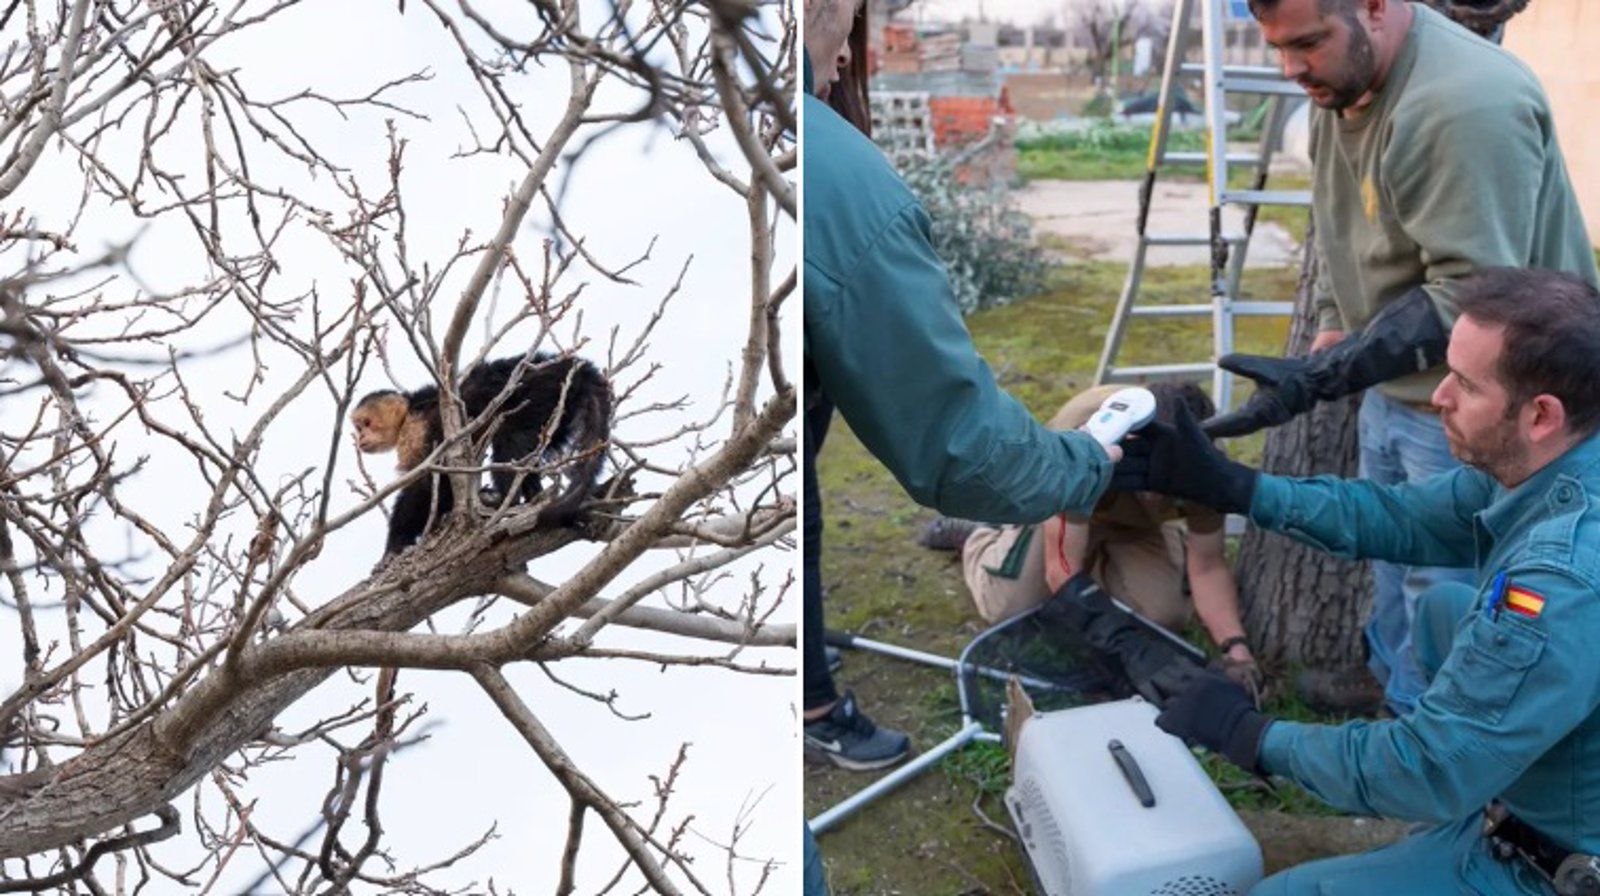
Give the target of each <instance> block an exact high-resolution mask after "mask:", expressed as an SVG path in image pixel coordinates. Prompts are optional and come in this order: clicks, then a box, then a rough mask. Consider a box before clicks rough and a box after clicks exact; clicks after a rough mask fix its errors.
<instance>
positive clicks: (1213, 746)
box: [1156, 671, 1272, 775]
mask: <svg viewBox="0 0 1600 896" xmlns="http://www.w3.org/2000/svg"><path fill="white" fill-rule="evenodd" d="M1271 723H1272V720H1271V719H1269V718H1267V717H1266V716H1264V715H1262V714H1261V713H1259V712H1256V708H1255V703H1254V701H1252V700H1251V699H1250V695H1249V694H1247V693H1245V690H1244V688H1241V687H1239V686H1238V685H1237V684H1235V683H1233V682H1232V681H1229V680H1228V678H1227V677H1226V676H1224V675H1222V674H1221V673H1218V672H1211V671H1204V672H1199V673H1196V674H1195V675H1193V676H1191V677H1190V680H1189V684H1188V687H1186V688H1184V690H1183V691H1181V692H1180V693H1178V694H1177V696H1175V697H1174V698H1173V699H1172V700H1171V701H1169V702H1168V703H1167V705H1166V708H1165V709H1163V710H1162V711H1161V715H1159V716H1156V727H1158V728H1160V729H1161V730H1162V731H1165V732H1167V733H1168V734H1171V735H1174V736H1176V737H1181V738H1183V739H1184V741H1185V742H1186V743H1189V744H1198V745H1199V746H1202V747H1205V748H1206V749H1208V750H1211V751H1213V752H1216V753H1221V754H1222V757H1223V758H1224V759H1226V760H1228V761H1229V762H1231V763H1233V764H1234V765H1237V766H1239V767H1240V768H1242V769H1244V770H1245V771H1247V772H1252V773H1254V774H1258V775H1259V774H1261V773H1262V769H1261V763H1260V760H1261V738H1262V736H1263V735H1265V734H1266V732H1267V726H1268V725H1269V724H1271Z"/></svg>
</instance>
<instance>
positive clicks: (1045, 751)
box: [1006, 698, 1261, 896]
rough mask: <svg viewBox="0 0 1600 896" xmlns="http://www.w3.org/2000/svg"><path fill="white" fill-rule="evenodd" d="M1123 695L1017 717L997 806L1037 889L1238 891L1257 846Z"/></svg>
mask: <svg viewBox="0 0 1600 896" xmlns="http://www.w3.org/2000/svg"><path fill="white" fill-rule="evenodd" d="M1155 717H1156V710H1155V708H1154V707H1153V706H1151V705H1150V704H1148V703H1146V702H1144V701H1143V700H1140V699H1138V698H1134V699H1131V700H1119V701H1117V702H1114V703H1101V704H1096V705H1092V706H1081V707H1077V708H1074V709H1065V710H1061V711H1059V712H1048V713H1041V714H1038V715H1035V716H1033V717H1032V718H1029V719H1028V720H1027V721H1026V722H1025V723H1023V725H1022V727H1021V731H1020V734H1019V735H1018V738H1017V745H1016V751H1015V756H1016V759H1015V762H1014V763H1013V779H1012V780H1013V784H1012V786H1011V788H1010V789H1009V790H1007V791H1006V807H1007V808H1008V809H1009V810H1010V812H1011V817H1012V820H1013V821H1015V822H1016V825H1017V830H1018V832H1019V833H1020V834H1021V835H1022V842H1023V845H1024V847H1025V848H1026V851H1027V855H1028V861H1029V863H1030V864H1031V865H1032V867H1033V871H1034V875H1035V878H1036V879H1037V881H1038V884H1039V887H1040V889H1041V890H1042V891H1043V893H1044V894H1045V896H1244V894H1245V893H1247V892H1249V890H1250V888H1251V887H1252V886H1254V885H1255V884H1256V883H1257V882H1258V881H1259V880H1260V879H1261V848H1260V847H1259V846H1258V845H1257V844H1256V841H1255V838H1254V837H1252V836H1250V832H1249V831H1248V830H1247V829H1246V828H1245V826H1244V824H1243V823H1242V822H1240V821H1239V816H1237V815H1235V814H1234V812H1233V809H1232V808H1231V807H1230V806H1229V805H1228V802H1227V800H1225V799H1223V797H1222V794H1221V793H1220V792H1218V791H1217V788H1216V786H1215V785H1213V784H1212V783H1211V779H1210V778H1208V777H1207V776H1206V773H1205V771H1204V770H1203V769H1202V768H1201V767H1200V763H1199V762H1198V761H1197V760H1196V759H1195V757H1194V755H1193V754H1192V753H1190V752H1189V749H1188V748H1187V747H1185V746H1184V745H1183V742H1182V741H1180V740H1178V739H1177V738H1175V737H1172V736H1171V735H1169V734H1167V733H1165V732H1163V731H1162V730H1161V729H1159V728H1157V727H1156V726H1155Z"/></svg>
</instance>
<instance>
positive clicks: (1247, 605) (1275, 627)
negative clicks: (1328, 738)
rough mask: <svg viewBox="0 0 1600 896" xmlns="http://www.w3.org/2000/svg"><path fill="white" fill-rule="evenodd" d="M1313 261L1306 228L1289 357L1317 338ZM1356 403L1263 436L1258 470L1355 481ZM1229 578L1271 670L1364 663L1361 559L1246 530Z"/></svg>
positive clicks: (1329, 407)
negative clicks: (1234, 573)
mask: <svg viewBox="0 0 1600 896" xmlns="http://www.w3.org/2000/svg"><path fill="white" fill-rule="evenodd" d="M1317 263H1318V258H1317V256H1316V252H1315V251H1314V250H1313V249H1312V240H1311V236H1310V233H1309V231H1308V233H1307V237H1306V253H1305V262H1304V263H1303V264H1302V265H1301V269H1300V284H1299V286H1298V288H1297V289H1296V290H1295V316H1294V321H1293V323H1292V324H1291V325H1290V327H1289V344H1288V347H1287V354H1289V355H1303V354H1305V352H1306V350H1307V348H1309V346H1310V344H1311V338H1312V336H1314V335H1315V334H1316V330H1317V322H1316V314H1315V312H1314V310H1313V309H1312V306H1311V283H1312V280H1313V279H1314V277H1315V275H1316V265H1317ZM1359 401H1360V396H1359V395H1357V396H1352V397H1350V398H1347V399H1344V400H1342V401H1338V402H1332V403H1328V404H1322V405H1318V406H1317V408H1316V409H1315V410H1313V411H1312V412H1311V413H1309V414H1303V415H1301V416H1299V417H1296V418H1295V419H1294V420H1292V421H1290V422H1288V423H1286V424H1284V425H1283V426H1279V427H1277V428H1276V429H1273V430H1271V431H1269V432H1268V434H1267V442H1266V448H1265V450H1264V452H1263V455H1262V469H1263V470H1266V471H1267V472H1269V473H1280V474H1284V475H1290V476H1312V475H1316V474H1320V473H1333V474H1337V475H1341V476H1354V475H1355V474H1356V407H1357V405H1358V403H1359ZM1238 578H1239V597H1240V600H1241V602H1242V604H1243V610H1244V623H1245V630H1246V631H1247V632H1248V633H1249V635H1250V639H1251V643H1253V644H1256V645H1259V646H1260V650H1259V655H1260V657H1261V658H1262V659H1263V660H1264V661H1265V662H1266V663H1267V664H1268V665H1269V666H1270V667H1275V668H1278V669H1286V668H1304V669H1322V670H1330V671H1345V670H1353V669H1356V668H1358V667H1360V666H1361V665H1363V663H1364V661H1365V659H1364V658H1365V649H1364V647H1363V644H1362V639H1361V624H1362V621H1363V620H1364V619H1365V618H1366V616H1367V611H1368V608H1369V607H1370V606H1371V603H1372V588H1371V576H1370V574H1369V573H1368V570H1367V565H1366V564H1365V563H1362V562H1357V561H1351V560H1342V559H1340V558H1338V557H1334V556H1331V555H1329V554H1326V553H1323V552H1322V551H1319V550H1316V549H1315V548H1311V547H1307V546H1305V545H1302V544H1300V543H1299V542H1297V541H1294V540H1292V539H1289V538H1286V537H1284V536H1282V535H1277V534H1275V533H1270V532H1263V531H1261V530H1259V529H1257V528H1255V527H1254V526H1251V527H1250V529H1249V530H1248V531H1247V532H1246V533H1245V537H1244V543H1243V545H1242V546H1241V548H1240V551H1239V565H1238Z"/></svg>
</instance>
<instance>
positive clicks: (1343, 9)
mask: <svg viewBox="0 0 1600 896" xmlns="http://www.w3.org/2000/svg"><path fill="white" fill-rule="evenodd" d="M1277 8H1278V0H1250V14H1251V15H1253V16H1255V17H1256V18H1258V19H1259V18H1261V14H1262V13H1264V12H1271V11H1273V10H1274V9H1277ZM1317 12H1320V13H1322V14H1323V15H1325V16H1334V15H1342V16H1346V17H1347V18H1354V17H1355V13H1356V0H1317Z"/></svg>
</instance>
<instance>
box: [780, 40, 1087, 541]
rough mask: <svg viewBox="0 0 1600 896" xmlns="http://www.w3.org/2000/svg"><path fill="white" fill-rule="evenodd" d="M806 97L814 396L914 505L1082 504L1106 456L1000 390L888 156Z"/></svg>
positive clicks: (987, 511) (1012, 514)
mask: <svg viewBox="0 0 1600 896" xmlns="http://www.w3.org/2000/svg"><path fill="white" fill-rule="evenodd" d="M805 83H806V88H807V89H806V96H805V98H804V100H803V107H802V114H803V116H804V117H803V125H802V129H803V133H804V142H803V144H802V145H803V146H804V147H805V152H804V162H803V165H804V185H805V199H804V208H803V218H804V226H805V236H804V239H805V357H806V361H807V364H808V367H810V368H811V370H813V371H814V372H815V374H816V385H818V386H820V390H821V392H822V394H824V395H826V396H827V398H828V399H829V400H830V401H832V402H833V404H834V406H835V407H837V408H838V409H839V412H840V413H841V414H842V415H843V416H844V419H845V421H846V422H848V423H849V424H850V429H851V430H852V431H854V432H855V434H856V436H857V437H858V438H860V439H861V441H862V443H863V444H864V445H866V447H867V450H869V451H871V452H872V454H873V456H875V457H877V458H878V459H879V460H880V461H882V462H883V464H884V465H885V466H886V467H888V468H889V471H890V472H892V473H893V474H894V475H895V478H896V479H898V480H900V484H901V485H902V486H904V487H905V490H906V492H907V493H908V494H910V495H911V497H912V498H914V499H915V500H916V501H917V502H918V503H920V504H924V505H927V506H930V507H935V508H937V509H939V510H940V511H941V512H943V513H946V514H950V515H952V516H962V517H967V518H970V519H977V520H983V521H986V522H998V523H1032V522H1038V521H1039V520H1042V519H1045V518H1046V517H1049V516H1051V515H1052V514H1056V513H1059V512H1061V511H1067V510H1070V511H1074V512H1078V513H1087V512H1088V511H1089V510H1090V508H1092V507H1093V506H1094V502H1095V499H1097V498H1098V497H1099V496H1100V493H1101V492H1103V491H1105V487H1106V485H1107V484H1108V483H1109V482H1110V479H1111V463H1110V460H1109V458H1107V456H1106V453H1105V451H1104V450H1103V449H1101V447H1100V446H1099V444H1098V443H1096V442H1095V441H1094V440H1093V439H1092V438H1090V437H1089V436H1088V435H1087V434H1085V433H1082V432H1064V433H1063V432H1051V431H1050V430H1048V429H1046V428H1045V427H1044V426H1042V425H1041V424H1040V423H1039V422H1038V421H1036V420H1035V419H1034V418H1033V415H1032V414H1030V413H1028V410H1027V408H1025V407H1023V406H1022V405H1021V404H1020V403H1019V402H1017V400H1016V399H1014V398H1012V397H1011V396H1009V395H1007V394H1006V393H1005V392H1003V391H1001V389H1000V387H999V385H997V384H996V383H995V381H994V375H993V374H992V373H991V372H990V370H989V367H988V365H987V364H985V363H984V362H983V359H981V358H979V357H978V353H977V350H976V349H974V348H973V345H972V336H971V334H969V333H968V332H967V328H966V325H965V324H963V323H962V321H961V313H960V311H959V310H958V309H957V307H956V302H955V297H954V295H953V293H952V292H951V290H950V278H949V275H948V274H947V273H946V271H945V266H944V263H943V262H941V261H940V260H939V258H938V256H937V255H935V254H934V251H933V244H932V242H931V241H930V237H929V224H928V216H927V214H926V213H925V212H924V211H923V210H922V206H921V205H919V204H918V203H917V200H916V198H915V197H914V196H913V195H912V194H911V191H910V190H909V189H907V188H906V185H905V184H904V182H902V181H901V180H900V178H899V177H898V176H897V175H896V174H895V172H894V170H893V169H892V168H891V167H890V166H889V163H888V161H887V160H886V159H885V158H884V156H883V153H882V152H880V151H879V150H878V148H877V147H876V146H874V145H873V143H872V141H870V140H868V139H867V138H866V137H865V136H863V135H862V134H861V133H860V132H859V131H857V130H856V129H855V128H853V127H851V126H850V124H849V123H848V122H846V121H845V120H844V119H842V118H840V117H839V116H838V115H837V114H835V113H834V111H833V110H832V109H830V108H828V106H827V104H826V103H823V102H821V101H820V100H817V99H816V98H815V97H813V96H812V95H811V90H810V85H811V67H810V64H809V61H808V62H807V65H806V69H805Z"/></svg>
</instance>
